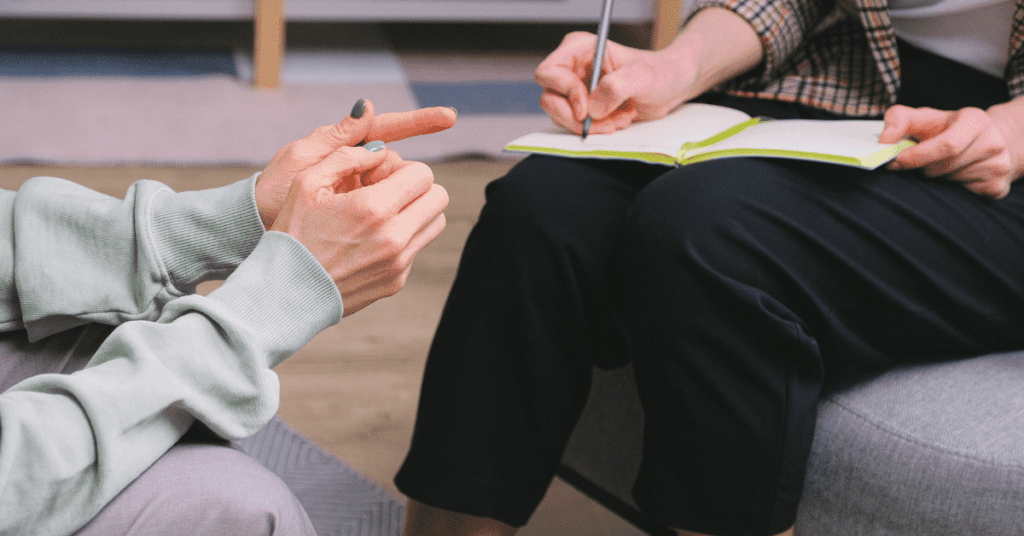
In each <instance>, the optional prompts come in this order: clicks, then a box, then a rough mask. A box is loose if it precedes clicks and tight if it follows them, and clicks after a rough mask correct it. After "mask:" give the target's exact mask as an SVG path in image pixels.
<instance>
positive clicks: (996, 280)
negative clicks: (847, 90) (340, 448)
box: [396, 100, 1024, 535]
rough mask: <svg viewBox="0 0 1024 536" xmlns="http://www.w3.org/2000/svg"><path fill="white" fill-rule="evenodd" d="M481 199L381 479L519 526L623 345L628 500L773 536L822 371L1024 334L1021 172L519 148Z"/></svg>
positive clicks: (681, 524)
mask: <svg viewBox="0 0 1024 536" xmlns="http://www.w3.org/2000/svg"><path fill="white" fill-rule="evenodd" d="M722 103H725V104H730V105H734V106H737V107H741V108H742V107H747V109H748V111H751V112H753V113H756V114H760V115H773V116H775V117H780V118H783V117H794V116H806V115H807V114H812V115H813V113H812V112H808V111H806V110H802V109H799V108H797V107H794V106H790V105H785V104H774V103H750V102H744V101H736V100H726V101H723V102H722ZM486 193H487V203H486V205H485V207H484V209H483V211H482V213H481V216H480V220H479V222H478V223H477V225H476V227H475V228H474V230H473V232H472V234H471V236H470V238H469V241H468V243H467V245H466V248H465V251H464V253H463V258H462V262H461V264H460V266H459V271H458V275H457V277H456V281H455V284H454V286H453V289H452V291H451V295H450V297H449V300H448V302H447V304H446V306H445V309H444V313H443V315H442V319H441V323H440V325H439V327H438V331H437V334H436V336H435V339H434V342H433V345H432V347H431V350H430V355H429V357H428V361H427V367H426V372H425V376H424V382H423V390H422V394H421V400H420V406H419V413H418V416H417V422H416V428H415V432H414V436H413V441H412V446H411V449H410V452H409V455H408V458H407V459H406V462H405V464H404V466H403V467H402V469H401V471H400V472H399V474H398V476H397V477H396V483H397V485H398V487H399V489H400V490H401V491H402V492H403V493H405V494H406V495H408V496H409V497H411V498H412V499H415V500H417V501H420V502H423V503H425V504H429V505H432V506H436V507H441V508H445V509H449V510H454V511H458V512H463V513H468V514H472V515H477V516H484V517H491V518H495V519H498V520H500V521H503V522H505V523H508V524H510V525H513V526H520V525H523V524H525V523H526V521H527V519H528V518H529V516H530V514H531V513H532V511H533V509H534V508H535V507H536V505H537V504H538V503H539V502H540V500H541V499H542V497H543V494H544V492H545V490H546V489H547V486H548V485H549V483H550V480H551V478H552V477H553V475H554V472H555V469H556V467H557V464H558V461H559V459H560V457H561V454H562V451H563V449H564V446H565V443H566V441H567V439H568V437H569V435H570V434H571V432H572V430H573V427H574V426H575V423H576V421H577V419H578V417H579V415H580V412H581V410H582V407H583V405H584V403H585V400H586V397H587V394H588V390H589V385H590V376H591V371H592V367H593V366H595V365H596V366H602V367H610V366H615V365H618V364H622V363H624V362H625V361H626V360H627V359H632V360H633V364H634V367H635V370H636V380H637V387H638V390H639V392H640V396H641V401H642V404H643V408H644V412H645V432H644V452H643V462H642V465H641V468H640V473H639V476H638V480H637V483H636V486H635V489H634V495H635V498H636V500H637V503H638V504H639V505H640V507H641V508H642V509H643V510H645V512H647V513H648V514H650V515H652V516H653V517H655V518H656V519H659V520H660V521H662V522H664V523H665V524H667V525H669V526H673V527H677V528H682V529H687V530H691V531H696V532H703V533H710V534H717V535H765V534H775V533H778V532H781V531H783V530H785V529H787V528H788V527H790V526H791V525H792V524H793V521H794V519H795V515H796V507H797V503H798V501H799V499H800V493H801V489H802V484H803V476H804V467H805V465H806V460H807V456H808V452H809V449H810V445H811V441H812V437H813V433H814V422H815V418H816V407H817V402H818V397H819V394H820V392H821V390H822V389H823V388H825V387H827V386H828V385H830V384H839V383H842V382H846V381H850V380H851V379H854V378H859V377H863V376H864V375H866V374H870V373H872V372H877V371H881V370H885V369H886V368H888V367H892V366H894V365H897V364H903V363H915V362H925V361H934V360H945V359H963V358H969V357H972V356H978V355H981V354H984V353H987V352H992V351H997V350H1008V349H1019V348H1024V185H1022V184H1021V183H1018V184H1017V185H1016V186H1014V187H1013V188H1012V189H1011V193H1010V195H1009V197H1007V198H1005V199H1002V200H998V201H996V200H992V199H987V198H983V197H979V196H976V195H974V194H971V193H970V192H968V191H967V190H965V189H964V188H963V187H961V186H960V185H958V184H955V183H952V182H947V181H944V180H940V179H926V178H924V177H922V176H921V175H919V174H918V173H916V172H913V171H910V172H898V173H894V172H886V171H884V170H882V171H873V172H868V171H863V170H858V169H853V168H845V167H840V166H831V165H824V164H815V163H805V162H796V161H789V160H772V159H729V160H719V161H714V162H707V163H701V164H695V165H690V166H685V167H683V168H680V169H667V168H663V167H654V166H647V165H644V164H637V163H622V162H611V163H610V162H596V161H586V160H569V159H561V158H552V157H530V158H528V159H526V160H524V161H523V162H522V163H520V164H519V165H517V166H516V167H515V168H513V169H512V170H511V172H510V173H509V174H508V175H507V176H505V177H504V178H502V179H499V180H497V181H495V182H493V183H491V184H490V185H489V186H488V187H487V192H486Z"/></svg>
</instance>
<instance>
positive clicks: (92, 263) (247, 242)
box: [0, 177, 263, 340]
mask: <svg viewBox="0 0 1024 536" xmlns="http://www.w3.org/2000/svg"><path fill="white" fill-rule="evenodd" d="M254 182H255V177H254V178H251V179H249V180H248V181H242V182H238V183H235V184H232V185H229V186H226V187H223V188H215V189H210V190H203V191H201V192H183V193H175V192H173V191H171V190H170V189H169V188H167V187H166V186H163V185H161V184H159V183H156V182H152V181H140V182H137V183H135V184H134V185H132V187H131V188H130V189H129V191H128V193H127V195H126V196H125V199H123V200H121V199H116V198H113V197H109V196H106V195H103V194H100V193H98V192H95V191H93V190H89V189H87V188H84V187H82V186H79V185H76V184H74V183H71V182H68V181H65V180H62V179H56V178H52V177H37V178H34V179H31V180H29V181H28V182H26V183H25V184H24V185H23V186H22V187H21V188H20V189H19V190H18V192H17V193H14V192H8V191H3V192H2V194H0V221H5V222H8V223H7V225H5V226H4V227H6V229H5V230H4V232H3V234H2V236H0V259H3V260H0V285H2V290H0V292H2V298H0V330H10V329H19V328H25V329H26V330H27V331H28V332H29V335H30V337H31V338H32V339H33V340H37V339H40V338H42V337H45V336H47V335H50V334H53V333H56V332H59V331H62V330H64V329H68V328H71V327H74V326H76V325H81V324H84V323H88V322H99V323H105V324H113V325H117V324H121V323H123V322H127V321H131V320H154V319H156V318H157V317H158V316H159V314H160V311H161V309H162V308H163V307H164V306H165V305H166V304H167V303H168V302H169V301H171V300H173V299H175V298H178V297H180V296H184V295H187V294H190V293H192V292H193V291H194V289H195V286H196V285H197V284H198V283H200V282H202V281H204V280H207V279H215V278H223V277H226V276H227V275H228V274H230V273H231V271H232V270H234V269H235V267H237V266H238V265H239V263H241V262H242V260H244V259H245V258H246V257H247V256H248V255H249V253H251V252H252V250H253V248H254V247H255V245H256V243H257V241H259V239H260V236H261V235H262V234H263V227H262V224H261V223H260V218H259V214H258V211H257V209H256V204H255V199H254V196H253V186H254Z"/></svg>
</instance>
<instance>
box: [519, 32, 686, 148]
mask: <svg viewBox="0 0 1024 536" xmlns="http://www.w3.org/2000/svg"><path fill="white" fill-rule="evenodd" d="M596 42H597V36H596V35H594V34H592V33H587V32H573V33H570V34H568V35H566V36H565V38H564V39H563V40H562V44H561V45H559V46H558V48H557V49H555V51H554V52H552V53H551V54H550V55H549V56H548V57H547V58H545V59H544V61H543V62H541V64H540V65H539V66H537V70H536V71H535V72H534V78H535V79H536V80H537V83H538V84H540V86H541V88H543V89H544V93H543V94H542V95H541V98H540V105H541V108H543V109H544V111H545V112H547V113H548V115H550V116H551V120H552V121H554V122H555V124H557V125H559V126H562V127H565V128H567V129H569V130H571V131H573V132H575V133H577V134H581V133H582V132H583V120H584V119H586V118H587V115H588V114H589V115H590V117H591V119H592V120H593V122H592V123H591V127H590V133H591V134H608V133H611V132H615V131H616V130H620V129H623V128H626V127H627V126H629V124H630V123H632V122H633V121H647V120H650V119H657V118H660V117H664V116H665V115H666V114H668V112H670V111H672V109H674V108H675V107H676V106H678V105H679V104H681V103H682V102H683V101H684V100H687V99H689V98H693V97H695V96H696V95H697V93H694V92H693V91H696V90H689V91H688V88H691V87H692V86H693V80H694V78H695V77H696V71H695V68H693V67H692V63H691V62H688V61H685V57H684V58H682V61H680V59H679V58H676V60H670V59H669V57H668V55H667V54H663V53H661V52H652V51H647V50H639V49H635V48H630V47H626V46H623V45H620V44H618V43H615V42H612V41H609V42H608V44H607V46H606V48H605V55H604V65H603V66H602V75H601V79H600V81H599V82H598V85H597V89H596V90H595V91H594V93H593V95H591V94H590V78H591V73H592V70H593V65H592V64H593V62H594V47H595V46H596Z"/></svg>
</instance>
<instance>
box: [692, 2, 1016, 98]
mask: <svg viewBox="0 0 1024 536" xmlns="http://www.w3.org/2000/svg"><path fill="white" fill-rule="evenodd" d="M844 1H846V2H848V3H847V5H846V6H844V5H843V2H844ZM711 6H718V7H724V8H726V9H729V10H732V11H733V12H735V13H737V14H739V15H740V16H741V17H743V18H744V19H746V20H747V22H749V23H750V25H751V26H752V27H753V28H754V30H755V31H756V32H757V34H758V35H759V36H760V37H761V42H762V43H763V44H764V50H765V56H764V61H763V63H762V65H761V67H760V69H759V70H757V71H754V72H751V73H749V74H748V75H747V76H745V77H744V76H741V77H739V78H738V79H736V80H733V81H730V82H728V83H726V84H724V85H722V86H721V87H720V88H719V89H721V90H724V91H725V92H726V93H729V94H732V95H738V96H744V97H758V98H764V99H773V100H783V101H789V102H797V103H800V104H805V105H809V106H813V107H816V108H821V109H824V110H828V111H830V112H833V113H836V114H841V115H846V116H853V117H873V116H880V115H882V114H883V113H884V112H885V109H886V108H888V107H889V106H891V105H892V104H893V103H894V102H896V95H897V93H898V91H899V86H900V63H899V58H898V57H897V52H896V33H895V31H894V30H893V27H892V22H891V21H890V19H889V11H888V3H887V0H839V1H837V2H832V1H829V0H697V2H696V9H701V8H705V7H711ZM1022 43H1024V0H1016V10H1015V11H1014V15H1013V30H1012V31H1011V33H1010V43H1009V44H1008V47H1009V51H1010V61H1009V62H1008V64H1007V67H1006V75H1005V79H1006V83H1007V88H1008V89H1009V92H1010V95H1012V96H1013V97H1018V96H1020V95H1024V50H1022V47H1021V45H1022Z"/></svg>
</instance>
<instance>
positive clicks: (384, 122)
mask: <svg viewBox="0 0 1024 536" xmlns="http://www.w3.org/2000/svg"><path fill="white" fill-rule="evenodd" d="M457 118H458V112H457V111H455V109H454V108H445V107H443V106H436V107H433V108H423V109H420V110H413V111H410V112H400V113H387V114H380V115H378V116H376V117H374V118H373V124H372V125H371V126H370V130H369V131H368V132H367V133H366V137H365V138H364V139H366V140H380V141H383V142H385V143H390V142H392V141H398V140H403V139H405V138H410V137H412V136H422V135H424V134H433V133H435V132H441V131H442V130H447V129H449V128H451V127H452V126H453V125H455V120H456V119H457Z"/></svg>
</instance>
